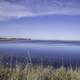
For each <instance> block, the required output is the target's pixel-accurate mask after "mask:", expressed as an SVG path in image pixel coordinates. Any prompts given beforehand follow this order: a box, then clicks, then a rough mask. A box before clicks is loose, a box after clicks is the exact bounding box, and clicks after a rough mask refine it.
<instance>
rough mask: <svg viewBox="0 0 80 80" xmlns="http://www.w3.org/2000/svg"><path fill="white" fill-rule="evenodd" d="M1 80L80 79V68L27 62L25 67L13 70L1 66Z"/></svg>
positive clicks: (17, 67)
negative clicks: (56, 66)
mask: <svg viewBox="0 0 80 80" xmlns="http://www.w3.org/2000/svg"><path fill="white" fill-rule="evenodd" d="M0 80H80V69H75V70H73V69H72V68H69V69H66V68H64V67H60V68H58V69H54V68H53V67H51V66H47V67H43V66H37V65H36V66H34V65H32V64H27V65H26V66H25V68H24V69H22V68H21V67H20V66H16V68H14V69H13V70H11V69H10V68H0Z"/></svg>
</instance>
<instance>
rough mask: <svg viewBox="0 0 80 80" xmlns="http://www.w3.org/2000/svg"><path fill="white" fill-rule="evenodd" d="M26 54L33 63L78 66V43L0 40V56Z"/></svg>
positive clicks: (79, 51)
mask: <svg viewBox="0 0 80 80" xmlns="http://www.w3.org/2000/svg"><path fill="white" fill-rule="evenodd" d="M1 55H7V56H8V55H11V56H18V57H19V56H20V57H21V56H22V57H27V56H28V55H29V56H30V57H31V58H32V60H33V63H40V62H41V60H42V62H43V64H47V65H54V66H60V65H64V66H70V65H72V66H76V65H77V66H80V45H75V44H65V43H64V44H63V43H48V42H47V43H44V42H42V43H38V42H35V43H34V42H0V56H1Z"/></svg>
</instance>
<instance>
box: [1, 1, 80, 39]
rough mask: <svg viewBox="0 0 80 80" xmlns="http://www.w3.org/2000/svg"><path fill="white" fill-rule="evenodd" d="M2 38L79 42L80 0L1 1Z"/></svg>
mask: <svg viewBox="0 0 80 80" xmlns="http://www.w3.org/2000/svg"><path fill="white" fill-rule="evenodd" d="M0 37H11V38H12V37H16V38H31V39H40V40H80V0H0Z"/></svg>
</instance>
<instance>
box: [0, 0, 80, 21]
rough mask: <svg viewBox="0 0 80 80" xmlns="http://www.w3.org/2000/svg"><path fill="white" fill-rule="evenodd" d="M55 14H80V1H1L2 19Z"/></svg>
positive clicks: (0, 16) (0, 18)
mask: <svg viewBox="0 0 80 80" xmlns="http://www.w3.org/2000/svg"><path fill="white" fill-rule="evenodd" d="M12 1H13V2H12ZM55 14H59V15H60V14H61V15H80V2H79V1H78V0H67V1H66V0H1V1H0V20H8V19H13V18H22V17H34V16H42V15H55Z"/></svg>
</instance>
